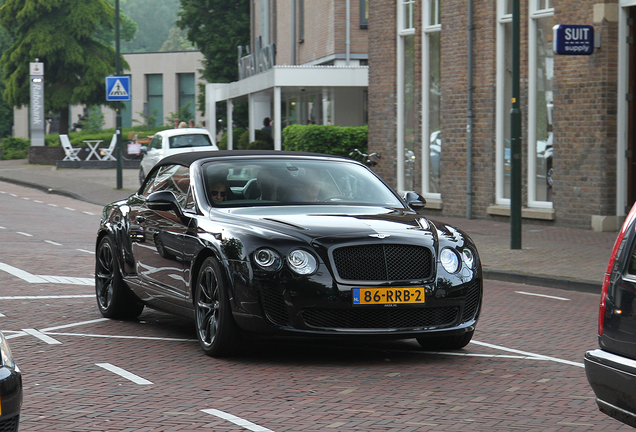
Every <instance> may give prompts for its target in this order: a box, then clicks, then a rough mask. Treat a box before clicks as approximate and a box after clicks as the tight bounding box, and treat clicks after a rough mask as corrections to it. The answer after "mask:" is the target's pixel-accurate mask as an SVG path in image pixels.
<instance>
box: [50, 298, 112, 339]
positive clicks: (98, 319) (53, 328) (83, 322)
mask: <svg viewBox="0 0 636 432" xmlns="http://www.w3.org/2000/svg"><path fill="white" fill-rule="evenodd" d="M91 297H93V296H91ZM103 321H110V320H109V319H108V318H97V319H94V320H89V321H80V322H76V323H72V324H64V325H61V326H55V327H49V328H45V329H42V331H43V332H50V331H54V330H60V329H63V328H70V327H77V326H83V325H86V324H95V323H98V322H103Z"/></svg>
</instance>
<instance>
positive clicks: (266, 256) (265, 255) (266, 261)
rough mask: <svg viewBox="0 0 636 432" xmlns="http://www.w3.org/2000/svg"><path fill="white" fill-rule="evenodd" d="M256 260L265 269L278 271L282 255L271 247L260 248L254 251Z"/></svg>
mask: <svg viewBox="0 0 636 432" xmlns="http://www.w3.org/2000/svg"><path fill="white" fill-rule="evenodd" d="M254 262H255V263H256V264H257V265H258V266H259V267H260V268H262V269H263V270H267V271H276V270H278V269H279V268H280V265H281V259H280V255H278V253H276V251H273V250H271V249H259V250H257V251H256V252H255V253H254Z"/></svg>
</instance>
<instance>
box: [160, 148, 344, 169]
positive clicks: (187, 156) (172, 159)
mask: <svg viewBox="0 0 636 432" xmlns="http://www.w3.org/2000/svg"><path fill="white" fill-rule="evenodd" d="M236 156H274V157H276V156H297V157H307V156H310V157H320V158H333V159H342V160H348V161H351V162H353V160H352V159H348V158H344V157H340V156H333V155H325V154H320V153H305V152H296V151H276V150H210V151H199V152H192V153H179V154H175V155H171V156H167V157H165V158H164V159H162V160H161V161H160V162H159V163H158V164H157V165H170V164H179V165H184V166H190V165H192V163H194V162H196V161H198V160H201V159H208V158H215V159H216V158H224V157H236Z"/></svg>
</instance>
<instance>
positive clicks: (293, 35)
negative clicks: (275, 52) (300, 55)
mask: <svg viewBox="0 0 636 432" xmlns="http://www.w3.org/2000/svg"><path fill="white" fill-rule="evenodd" d="M290 1H291V64H292V65H295V64H296V0H290Z"/></svg>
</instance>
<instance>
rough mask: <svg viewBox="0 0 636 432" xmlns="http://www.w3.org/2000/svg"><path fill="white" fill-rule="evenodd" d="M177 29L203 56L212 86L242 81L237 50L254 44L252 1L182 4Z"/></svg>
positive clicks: (195, 0)
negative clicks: (183, 32)
mask: <svg viewBox="0 0 636 432" xmlns="http://www.w3.org/2000/svg"><path fill="white" fill-rule="evenodd" d="M178 15H179V20H178V21H177V26H178V27H179V28H181V29H183V30H187V35H188V39H189V40H190V41H191V42H192V43H193V44H194V45H195V46H196V47H197V48H198V49H199V50H200V51H201V52H202V53H203V56H204V59H205V60H204V62H203V63H204V64H203V65H204V70H203V73H202V75H203V77H204V78H205V79H206V80H207V81H208V82H232V81H236V80H237V79H238V61H237V48H238V46H239V45H247V44H248V43H249V40H250V1H249V0H181V11H179V13H178Z"/></svg>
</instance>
